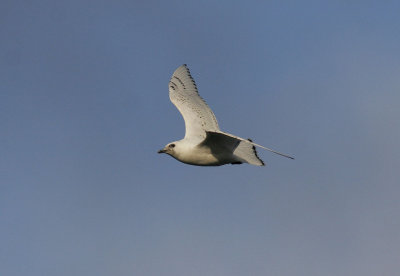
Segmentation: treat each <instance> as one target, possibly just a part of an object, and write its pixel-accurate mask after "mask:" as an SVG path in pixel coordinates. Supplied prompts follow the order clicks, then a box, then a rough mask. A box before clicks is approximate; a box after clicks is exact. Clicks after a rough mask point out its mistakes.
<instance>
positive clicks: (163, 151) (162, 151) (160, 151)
mask: <svg viewBox="0 0 400 276" xmlns="http://www.w3.org/2000/svg"><path fill="white" fill-rule="evenodd" d="M157 153H165V150H164V149H162V150H159V151H157Z"/></svg>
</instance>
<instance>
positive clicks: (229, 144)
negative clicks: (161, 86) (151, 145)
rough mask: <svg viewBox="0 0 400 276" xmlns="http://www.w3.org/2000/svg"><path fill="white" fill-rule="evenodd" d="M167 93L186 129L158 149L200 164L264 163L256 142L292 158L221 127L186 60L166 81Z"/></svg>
mask: <svg viewBox="0 0 400 276" xmlns="http://www.w3.org/2000/svg"><path fill="white" fill-rule="evenodd" d="M169 97H170V99H171V102H172V103H173V104H174V105H175V106H176V108H177V109H178V110H179V112H180V113H181V114H182V116H183V119H184V120H185V128H186V133H185V137H184V138H183V139H182V140H179V141H175V142H172V143H169V144H168V145H166V146H165V147H164V149H162V150H160V151H159V153H167V154H169V155H171V156H172V157H174V158H175V159H177V160H179V161H181V162H183V163H187V164H191V165H199V166H220V165H224V164H241V163H249V164H252V165H258V166H263V165H264V162H263V161H262V160H261V159H260V158H259V157H258V155H257V151H256V148H255V146H258V147H261V148H264V149H266V150H269V151H271V152H274V153H276V154H279V155H282V156H285V157H288V158H291V159H293V157H291V156H288V155H286V154H282V153H279V152H277V151H274V150H272V149H269V148H266V147H263V146H260V145H258V144H255V143H253V142H252V141H251V140H250V139H249V140H246V139H243V138H240V137H237V136H235V135H232V134H229V133H225V132H222V131H220V129H219V126H218V122H217V119H216V118H215V115H214V113H213V112H212V110H211V109H210V108H209V106H208V105H207V103H206V102H205V101H204V100H203V99H202V98H201V97H200V95H199V93H198V91H197V87H196V83H195V82H194V80H193V78H192V76H191V75H190V72H189V68H188V67H187V66H186V64H184V65H182V66H180V67H178V69H176V70H175V72H174V74H173V75H172V77H171V80H170V82H169Z"/></svg>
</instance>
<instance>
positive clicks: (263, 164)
mask: <svg viewBox="0 0 400 276" xmlns="http://www.w3.org/2000/svg"><path fill="white" fill-rule="evenodd" d="M247 140H249V141H250V142H253V141H252V140H251V139H250V138H249V139H247ZM253 152H254V155H255V156H256V157H257V159H258V160H259V161H260V162H261V166H265V163H264V161H262V160H261V158H260V157H258V154H257V150H256V147H255V146H254V145H253Z"/></svg>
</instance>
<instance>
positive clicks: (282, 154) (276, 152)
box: [218, 131, 294, 159]
mask: <svg viewBox="0 0 400 276" xmlns="http://www.w3.org/2000/svg"><path fill="white" fill-rule="evenodd" d="M218 133H219V134H223V135H226V136H229V137H231V138H234V139H238V140H240V141H246V142H248V143H250V144H252V145H253V146H256V147H260V148H262V149H265V150H268V151H270V152H272V153H275V154H278V155H280V156H283V157H286V158H290V159H294V157H292V156H290V155H287V154H284V153H281V152H279V151H276V150H273V149H270V148H267V147H264V146H261V145H259V144H256V143H254V142H253V141H251V140H250V139H247V140H246V139H243V138H241V137H239V136H236V135H233V134H230V133H226V132H222V131H218Z"/></svg>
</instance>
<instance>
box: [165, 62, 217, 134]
mask: <svg viewBox="0 0 400 276" xmlns="http://www.w3.org/2000/svg"><path fill="white" fill-rule="evenodd" d="M169 98H170V99H171V102H172V103H173V104H174V105H175V106H176V108H178V110H179V112H180V113H181V114H182V116H183V119H184V120H185V128H186V133H185V139H192V140H199V141H201V140H203V139H205V137H206V131H218V130H219V127H218V122H217V119H216V118H215V115H214V113H213V112H212V110H211V109H210V108H209V107H208V105H207V104H206V102H205V101H204V100H203V99H202V98H201V97H200V95H199V93H198V91H197V87H196V84H195V82H194V80H193V78H192V76H191V75H190V72H189V68H188V67H187V66H186V64H184V65H181V66H180V67H179V68H178V69H176V70H175V72H174V74H173V75H172V77H171V80H170V81H169Z"/></svg>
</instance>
